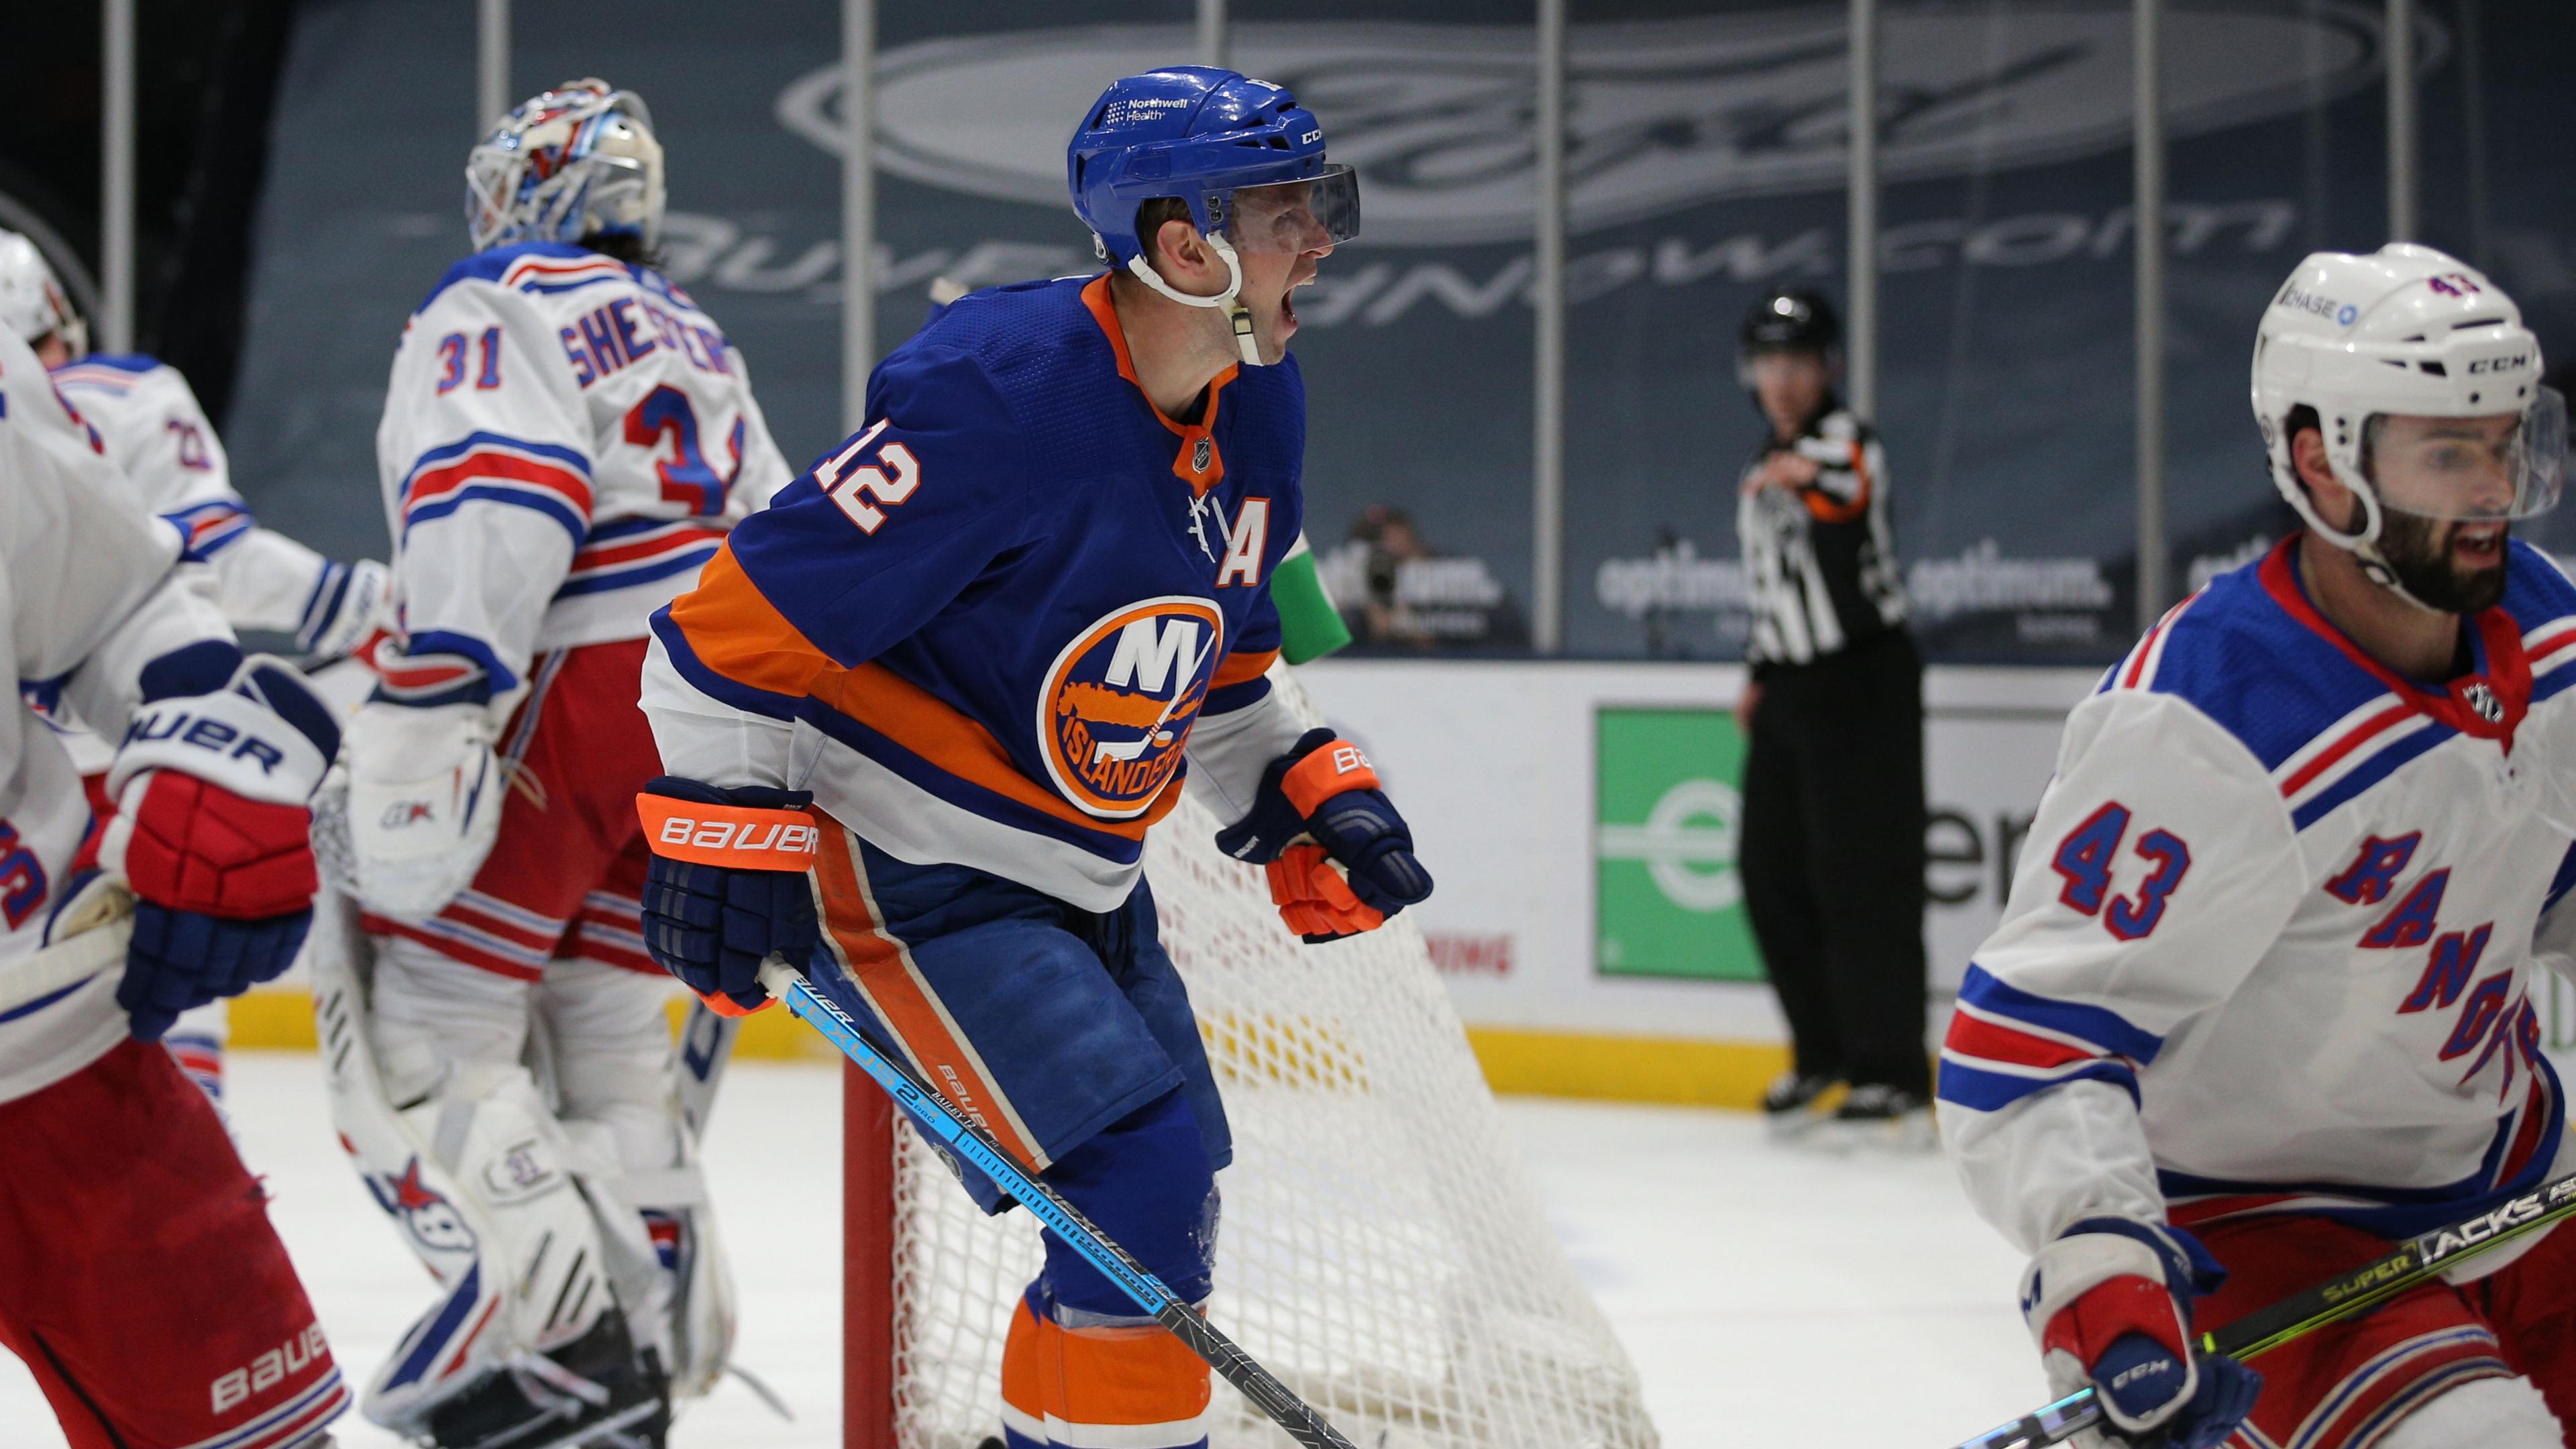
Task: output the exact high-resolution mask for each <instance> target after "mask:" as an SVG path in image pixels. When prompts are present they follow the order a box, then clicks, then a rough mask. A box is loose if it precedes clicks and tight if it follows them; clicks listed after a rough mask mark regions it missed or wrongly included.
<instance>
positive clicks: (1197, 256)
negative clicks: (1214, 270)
mask: <svg viewBox="0 0 2576 1449" xmlns="http://www.w3.org/2000/svg"><path fill="white" fill-rule="evenodd" d="M1154 241H1155V245H1156V246H1157V247H1159V248H1160V249H1161V251H1162V254H1163V255H1164V256H1165V257H1168V258H1170V260H1171V263H1172V270H1171V271H1170V272H1167V273H1165V274H1164V275H1165V278H1166V279H1167V280H1171V281H1178V280H1179V279H1180V278H1182V277H1186V276H1192V275H1195V274H1196V273H1197V272H1198V271H1199V270H1200V269H1202V268H1209V267H1215V266H1216V265H1217V261H1216V254H1215V253H1214V252H1213V251H1212V250H1211V249H1210V248H1209V247H1208V244H1207V238H1205V237H1203V236H1200V235H1199V229H1198V228H1197V227H1195V226H1192V225H1190V223H1188V222H1187V221H1183V220H1179V219H1177V218H1176V219H1174V220H1171V221H1167V222H1164V223H1163V225H1162V227H1161V228H1160V229H1159V230H1157V231H1156V232H1155V233H1154Z"/></svg>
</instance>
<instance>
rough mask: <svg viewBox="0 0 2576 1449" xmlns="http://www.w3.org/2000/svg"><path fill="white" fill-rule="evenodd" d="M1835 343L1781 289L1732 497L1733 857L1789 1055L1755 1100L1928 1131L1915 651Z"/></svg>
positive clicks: (1794, 294) (1874, 449) (1760, 318)
mask: <svg viewBox="0 0 2576 1449" xmlns="http://www.w3.org/2000/svg"><path fill="white" fill-rule="evenodd" d="M1841 343H1842V330H1841V327H1840V325H1839V324H1838V323H1837V322H1836V321H1835V319H1834V313H1833V309H1832V307H1830V306H1829V305H1828V304H1827V303H1826V301H1825V299H1824V298H1823V297H1822V296H1820V295H1818V294H1816V293H1814V292H1808V291H1791V292H1774V293H1772V294H1771V295H1769V296H1766V297H1764V298H1763V299H1762V300H1761V301H1760V302H1758V303H1756V304H1755V306H1754V308H1753V310H1752V311H1751V312H1749V313H1747V314H1746V315H1745V318H1744V330H1743V336H1742V339H1741V350H1740V352H1739V353H1738V356H1737V375H1738V377H1739V379H1740V380H1741V381H1742V382H1743V384H1744V386H1745V387H1746V389H1747V390H1748V391H1750V392H1751V393H1752V395H1753V400H1754V402H1755V404H1756V405H1757V406H1758V407H1759V408H1760V409H1761V412H1762V417H1763V420H1764V421H1765V422H1766V423H1768V424H1769V425H1770V426H1769V432H1768V435H1767V436H1766V437H1765V438H1764V439H1763V442H1762V446H1761V448H1760V449H1759V450H1758V451H1756V452H1755V454H1754V455H1753V458H1752V460H1751V461H1750V462H1748V463H1747V464H1746V465H1745V469H1744V477H1743V480H1742V482H1741V483H1740V484H1739V485H1738V492H1739V495H1740V496H1739V498H1738V501H1737V505H1736V525H1735V527H1736V533H1737V536H1738V538H1739V539H1740V541H1741V543H1742V546H1743V549H1744V574H1745V584H1746V589H1747V592H1748V593H1749V594H1750V596H1751V605H1752V611H1753V634H1752V640H1751V643H1750V644H1749V646H1748V647H1747V649H1746V651H1745V656H1746V662H1747V663H1748V664H1749V665H1750V666H1751V673H1752V678H1751V680H1750V681H1749V682H1748V683H1747V684H1746V686H1745V691H1744V696H1743V698H1742V700H1741V701H1739V702H1738V704H1737V705H1736V722H1737V724H1738V725H1740V726H1742V727H1743V729H1744V731H1745V733H1746V735H1747V736H1748V737H1749V739H1750V742H1751V743H1750V747H1749V749H1748V751H1747V754H1746V759H1745V765H1744V819H1743V828H1742V835H1741V844H1740V846H1739V848H1738V864H1739V867H1740V869H1741V870H1742V872H1743V878H1744V899H1745V905H1746V908H1747V909H1748V911H1749V912H1750V913H1751V915H1752V918H1753V934H1754V937H1755V939H1756V940H1757V941H1758V942H1759V943H1760V945H1761V948H1762V959H1763V961H1764V963H1765V964H1766V965H1767V967H1768V968H1769V971H1770V975H1771V982H1772V988H1773V989H1774V990H1775V991H1777V992H1778V993H1779V996H1780V1010H1781V1012H1782V1014H1783V1015H1785V1016H1786V1017H1788V1019H1789V1032H1790V1036H1791V1039H1792V1043H1793V1047H1794V1050H1795V1059H1794V1062H1793V1064H1792V1066H1791V1068H1790V1070H1789V1071H1788V1072H1786V1073H1784V1074H1782V1075H1781V1076H1780V1077H1779V1079H1778V1080H1776V1081H1774V1082H1773V1083H1772V1084H1771V1086H1770V1089H1769V1090H1768V1091H1767V1092H1765V1093H1764V1095H1763V1099H1762V1109H1763V1111H1764V1113H1765V1114H1766V1115H1767V1119H1768V1121H1769V1122H1770V1124H1771V1126H1772V1128H1773V1130H1774V1131H1775V1133H1778V1134H1780V1135H1794V1134H1799V1133H1803V1132H1805V1131H1807V1130H1808V1129H1810V1128H1814V1127H1817V1126H1819V1125H1822V1124H1825V1123H1827V1122H1830V1123H1831V1124H1832V1130H1833V1132H1834V1133H1835V1134H1836V1135H1841V1136H1850V1137H1856V1138H1862V1139H1869V1138H1886V1139H1892V1140H1893V1141H1895V1142H1897V1143H1900V1144H1907V1145H1919V1146H1924V1147H1928V1146H1930V1145H1932V1133H1931V1113H1930V1104H1929V1099H1930V1096H1931V1091H1932V1082H1931V1067H1930V1063H1929V1059H1928V1057H1927V1054H1926V1052H1925V1048H1924V1040H1923V1010H1924V984H1923V977H1924V968H1923V865H1924V860H1923V823H1924V808H1923V661H1922V658H1921V656H1919V655H1918V654H1916V653H1915V649H1914V641H1913V638H1912V637H1911V636H1910V635H1908V634H1907V633H1906V630H1905V595H1904V592H1903V590H1902V589H1901V587H1900V586H1899V584H1898V582H1897V572H1896V548H1895V543H1894V541H1893V538H1892V536H1891V535H1890V533H1889V531H1888V524H1887V469H1886V466H1885V463H1884V462H1883V460H1882V457H1881V454H1880V450H1879V445H1878V437H1877V434H1876V433H1875V432H1873V431H1872V430H1871V428H1870V426H1869V424H1867V423H1865V422H1862V421H1861V420H1860V419H1859V418H1857V417H1854V416H1853V415H1852V412H1851V410H1850V409H1849V408H1847V407H1844V406H1843V405H1842V403H1841V401H1840V400H1839V399H1837V398H1836V397H1835V396H1834V384H1835V381H1836V380H1837V378H1838V376H1839V374H1840V371H1841V365H1842V346H1841ZM1837 1083H1846V1084H1848V1085H1849V1088H1850V1090H1849V1092H1848V1093H1846V1094H1845V1095H1844V1096H1843V1098H1842V1100H1841V1102H1840V1104H1839V1105H1838V1106H1836V1107H1835V1108H1834V1110H1833V1111H1832V1112H1831V1113H1830V1114H1828V1113H1826V1112H1825V1111H1824V1110H1823V1109H1824V1106H1825V1102H1824V1101H1823V1100H1821V1099H1823V1098H1824V1097H1825V1094H1826V1093H1827V1092H1828V1091H1829V1090H1830V1089H1831V1088H1832V1087H1833V1086H1834V1085H1835V1084H1837Z"/></svg>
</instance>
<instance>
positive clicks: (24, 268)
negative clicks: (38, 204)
mask: <svg viewBox="0 0 2576 1449" xmlns="http://www.w3.org/2000/svg"><path fill="white" fill-rule="evenodd" d="M0 327H6V328H8V329H9V330H10V331H12V332H14V333H16V334H18V339H19V340H20V341H22V342H24V343H26V344H27V345H28V346H30V347H33V346H35V345H36V343H37V341H38V339H40V338H43V337H46V336H48V335H51V334H53V333H57V332H59V333H61V334H62V338H63V345H64V346H66V347H69V348H70V349H71V352H72V356H74V357H76V358H77V357H84V356H87V355H88V353H89V327H88V325H87V324H86V323H84V322H82V321H81V315H80V312H79V311H78V310H77V309H75V308H74V307H73V306H72V299H71V298H70V297H69V296H66V295H65V294H64V292H63V287H62V283H61V282H60V281H58V280H56V279H55V277H54V269H53V268H52V267H50V266H48V265H46V263H45V254H44V252H43V251H41V250H39V249H38V248H37V246H36V243H35V242H34V241H33V240H32V239H30V238H27V237H23V236H20V235H19V234H18V233H16V232H14V231H0Z"/></svg>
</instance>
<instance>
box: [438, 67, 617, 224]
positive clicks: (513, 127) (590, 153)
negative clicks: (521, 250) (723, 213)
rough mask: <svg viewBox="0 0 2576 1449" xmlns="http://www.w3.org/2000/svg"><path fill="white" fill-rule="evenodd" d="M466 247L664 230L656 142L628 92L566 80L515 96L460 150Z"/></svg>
mask: <svg viewBox="0 0 2576 1449" xmlns="http://www.w3.org/2000/svg"><path fill="white" fill-rule="evenodd" d="M465 226H466V230H467V231H468V232H470V233H471V234H472V235H473V238H474V249H475V250H476V251H481V250H483V249H484V248H486V247H495V246H499V245H501V244H502V243H504V242H524V241H560V242H577V241H580V240H581V239H582V238H584V237H589V236H631V237H634V238H636V239H637V240H639V241H641V242H642V243H643V244H644V245H645V246H646V247H648V248H649V247H651V246H652V245H653V243H654V242H655V241H656V240H657V239H659V238H660V236H661V234H662V143H661V142H659V141H656V140H654V139H653V115H652V113H651V112H650V111H648V110H646V109H645V108H644V98H643V97H641V96H638V95H637V94H635V93H634V92H633V91H621V90H612V89H610V88H609V85H608V82H606V81H603V80H596V79H593V80H577V81H566V82H564V83H563V84H562V85H559V86H557V87H555V88H554V89H553V90H550V91H544V92H540V93H539V94H537V95H535V96H532V97H530V98H529V99H527V100H525V101H522V102H520V103H519V107H518V109H516V110H514V111H512V112H511V113H510V114H509V115H507V116H505V117H503V118H502V120H501V124H500V126H499V127H498V128H496V129H495V130H494V131H493V132H492V134H491V136H490V137H489V138H488V139H486V140H485V141H484V142H483V143H482V144H481V145H479V146H476V147H475V148H474V150H473V152H472V153H471V154H470V155H468V156H467V157H466V159H465Z"/></svg>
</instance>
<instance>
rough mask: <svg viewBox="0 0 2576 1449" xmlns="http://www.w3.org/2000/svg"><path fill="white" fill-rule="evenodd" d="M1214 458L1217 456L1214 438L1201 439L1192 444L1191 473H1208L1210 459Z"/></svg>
mask: <svg viewBox="0 0 2576 1449" xmlns="http://www.w3.org/2000/svg"><path fill="white" fill-rule="evenodd" d="M1214 456H1216V440H1215V439H1214V438H1201V439H1199V440H1198V441H1197V442H1195V443H1192V444H1190V471H1191V472H1193V473H1204V472H1206V471H1207V470H1208V459H1210V458H1212V457H1214Z"/></svg>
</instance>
